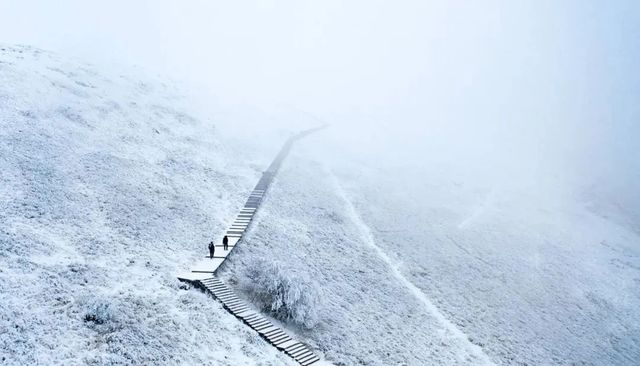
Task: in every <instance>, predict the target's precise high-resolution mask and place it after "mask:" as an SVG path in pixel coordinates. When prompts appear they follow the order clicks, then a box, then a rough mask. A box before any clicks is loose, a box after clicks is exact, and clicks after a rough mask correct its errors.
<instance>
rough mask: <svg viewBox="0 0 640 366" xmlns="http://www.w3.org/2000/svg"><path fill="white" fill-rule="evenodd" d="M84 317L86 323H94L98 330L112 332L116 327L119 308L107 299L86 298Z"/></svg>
mask: <svg viewBox="0 0 640 366" xmlns="http://www.w3.org/2000/svg"><path fill="white" fill-rule="evenodd" d="M82 302H84V306H83V307H84V317H83V320H84V321H85V322H86V323H89V324H94V326H93V328H94V329H95V330H98V331H103V332H110V331H113V330H114V329H115V327H116V324H117V322H116V320H117V319H116V318H117V314H116V313H117V309H116V308H115V306H114V304H112V303H111V302H110V301H108V300H106V299H96V298H92V299H84V301H82Z"/></svg>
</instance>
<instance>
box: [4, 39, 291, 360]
mask: <svg viewBox="0 0 640 366" xmlns="http://www.w3.org/2000/svg"><path fill="white" fill-rule="evenodd" d="M177 90H178V88H177V87H176V85H173V84H171V83H169V82H167V81H164V80H158V79H154V78H152V77H145V76H142V75H140V74H139V73H138V72H133V71H128V70H126V71H122V70H119V69H115V68H114V69H113V70H111V72H105V71H104V70H103V71H100V72H98V71H97V69H95V68H94V67H93V66H89V65H85V64H82V63H80V62H78V61H73V60H68V59H63V58H61V57H60V56H57V55H55V54H51V53H48V52H44V51H40V50H37V49H34V48H30V47H25V46H9V45H0V172H1V173H0V177H1V178H0V179H1V182H0V293H1V294H2V296H1V297H0V359H1V360H2V362H1V363H3V364H8V365H12V364H41V365H56V364H60V365H62V364H64V365H80V364H82V365H84V364H95V365H102V364H162V365H165V364H216V365H241V364H242V365H245V364H246V365H276V364H277V365H282V364H291V365H292V364H294V362H293V361H292V360H291V359H290V358H288V357H287V356H286V355H284V354H283V353H281V352H279V351H277V350H276V349H275V348H273V347H272V346H271V345H269V344H267V342H265V341H264V340H262V339H261V338H259V336H258V335H257V333H255V332H253V331H250V329H249V328H248V327H246V326H244V325H243V324H242V323H241V322H239V321H238V320H237V319H236V318H234V317H233V316H232V315H230V314H229V313H228V312H227V311H225V310H224V309H223V308H222V307H221V305H220V304H219V303H217V302H216V301H213V300H212V299H211V298H210V297H208V296H207V295H205V294H204V293H202V292H200V291H197V290H188V289H189V287H188V286H187V285H185V284H182V283H180V282H179V281H178V280H177V278H176V274H178V273H179V272H181V271H185V270H186V269H187V268H188V267H189V266H190V265H191V264H192V263H193V262H195V261H196V260H198V259H200V258H201V257H203V256H204V254H205V252H206V243H208V241H209V240H211V239H212V238H211V237H210V236H211V235H221V234H222V233H223V228H224V227H225V226H226V224H227V222H226V221H227V220H228V219H229V218H230V217H232V216H233V215H234V214H235V212H237V210H238V209H239V208H240V207H242V204H243V201H244V199H245V198H246V197H245V195H246V192H248V191H249V190H250V189H251V187H252V186H253V184H255V182H256V181H257V179H258V178H259V176H260V169H259V167H260V166H266V165H267V164H268V159H269V158H268V155H267V154H264V152H263V151H261V150H259V149H255V148H251V147H249V148H246V149H244V147H245V146H247V145H242V143H241V142H240V140H237V139H230V138H229V139H226V138H224V135H221V133H220V132H219V131H218V129H217V127H216V125H215V124H214V123H212V119H211V118H210V117H209V116H207V115H198V114H192V113H191V108H189V101H188V99H186V98H185V97H183V96H182V95H180V94H179V92H178V91H177ZM258 152H259V153H258ZM215 240H218V238H215Z"/></svg>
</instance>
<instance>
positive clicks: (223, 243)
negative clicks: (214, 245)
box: [222, 235, 229, 250]
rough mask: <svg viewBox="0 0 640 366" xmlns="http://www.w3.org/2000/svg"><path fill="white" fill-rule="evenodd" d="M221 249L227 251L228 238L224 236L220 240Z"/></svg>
mask: <svg viewBox="0 0 640 366" xmlns="http://www.w3.org/2000/svg"><path fill="white" fill-rule="evenodd" d="M222 247H223V249H224V250H229V238H227V236H226V235H225V236H224V238H222Z"/></svg>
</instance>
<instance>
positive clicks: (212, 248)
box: [209, 235, 229, 259]
mask: <svg viewBox="0 0 640 366" xmlns="http://www.w3.org/2000/svg"><path fill="white" fill-rule="evenodd" d="M222 249H224V250H229V238H227V236H226V235H225V236H224V238H222ZM215 252H216V246H215V244H213V241H211V242H210V243H209V258H212V259H213V255H214V254H215Z"/></svg>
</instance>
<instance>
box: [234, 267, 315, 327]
mask: <svg viewBox="0 0 640 366" xmlns="http://www.w3.org/2000/svg"><path fill="white" fill-rule="evenodd" d="M249 268H250V269H249V270H248V271H247V273H246V274H245V278H244V279H243V284H242V285H243V287H244V289H245V290H246V291H247V292H248V293H249V294H250V296H251V299H252V301H253V302H254V303H255V304H256V305H258V306H259V307H260V308H261V309H262V310H264V311H267V312H269V313H271V314H272V315H273V316H274V317H275V318H276V319H280V320H282V321H285V322H289V323H294V324H297V325H300V326H303V327H305V328H307V329H312V328H313V327H314V326H315V325H316V324H317V323H318V310H319V308H320V307H321V296H320V288H319V286H318V285H317V284H316V283H315V282H314V281H312V280H311V279H310V278H309V277H308V276H306V275H303V274H300V273H295V272H293V271H291V270H289V269H286V268H284V267H283V266H282V264H280V263H278V262H267V261H265V260H257V261H255V263H252V265H251V266H249Z"/></svg>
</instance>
